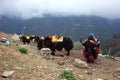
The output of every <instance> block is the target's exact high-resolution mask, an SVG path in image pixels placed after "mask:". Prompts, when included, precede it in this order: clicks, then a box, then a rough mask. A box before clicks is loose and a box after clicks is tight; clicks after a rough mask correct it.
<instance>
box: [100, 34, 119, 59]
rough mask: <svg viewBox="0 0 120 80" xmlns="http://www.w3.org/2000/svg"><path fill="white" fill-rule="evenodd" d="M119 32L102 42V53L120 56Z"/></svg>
mask: <svg viewBox="0 0 120 80" xmlns="http://www.w3.org/2000/svg"><path fill="white" fill-rule="evenodd" d="M119 41H120V34H119V35H114V36H113V38H112V39H110V40H107V41H106V42H105V43H103V44H102V50H103V51H104V53H106V54H108V55H112V56H119V57H120V46H119V45H120V42H119Z"/></svg>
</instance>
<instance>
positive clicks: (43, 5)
mask: <svg viewBox="0 0 120 80" xmlns="http://www.w3.org/2000/svg"><path fill="white" fill-rule="evenodd" d="M119 3H120V0H0V16H2V15H8V16H16V17H20V18H23V19H29V18H33V17H44V16H45V15H46V14H49V15H54V16H81V15H88V16H91V15H95V16H101V17H106V18H110V19H114V18H120V5H119Z"/></svg>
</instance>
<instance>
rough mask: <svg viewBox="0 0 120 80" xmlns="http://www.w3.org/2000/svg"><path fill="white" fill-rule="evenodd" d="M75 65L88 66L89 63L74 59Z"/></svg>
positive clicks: (79, 66)
mask: <svg viewBox="0 0 120 80" xmlns="http://www.w3.org/2000/svg"><path fill="white" fill-rule="evenodd" d="M74 65H75V66H76V67H78V68H88V64H87V63H86V62H85V61H82V60H80V59H74Z"/></svg>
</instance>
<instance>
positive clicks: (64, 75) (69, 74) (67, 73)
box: [60, 70, 76, 80]
mask: <svg viewBox="0 0 120 80" xmlns="http://www.w3.org/2000/svg"><path fill="white" fill-rule="evenodd" d="M60 76H61V78H65V79H67V80H76V79H75V77H74V74H73V73H72V72H71V71H66V70H65V71H63V73H62V74H61V75H60Z"/></svg>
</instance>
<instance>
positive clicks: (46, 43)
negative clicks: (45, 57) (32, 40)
mask: <svg viewBox="0 0 120 80" xmlns="http://www.w3.org/2000/svg"><path fill="white" fill-rule="evenodd" d="M51 39H52V38H51V37H49V36H48V37H45V38H44V40H41V39H40V40H39V41H38V44H37V47H38V49H39V50H40V49H41V48H43V47H47V48H50V49H51V51H52V52H51V55H55V53H54V52H55V50H58V51H61V50H62V49H63V48H64V49H65V50H66V51H67V54H66V55H68V56H69V54H70V50H71V49H72V48H73V42H72V40H71V39H70V38H69V37H63V42H51Z"/></svg>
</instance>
